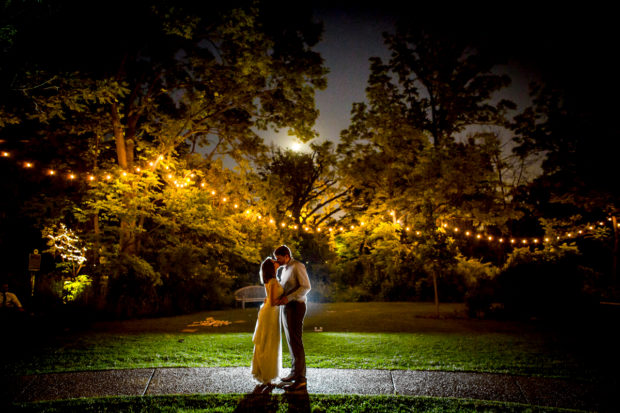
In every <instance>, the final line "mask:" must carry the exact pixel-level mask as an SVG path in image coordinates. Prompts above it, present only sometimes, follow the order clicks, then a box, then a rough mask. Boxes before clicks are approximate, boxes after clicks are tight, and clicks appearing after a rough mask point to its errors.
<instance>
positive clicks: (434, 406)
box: [15, 394, 575, 413]
mask: <svg viewBox="0 0 620 413" xmlns="http://www.w3.org/2000/svg"><path fill="white" fill-rule="evenodd" d="M15 407H16V408H18V409H19V411H20V412H47V413H61V412H63V413H64V412H67V413H69V412H71V413H72V412H83V413H88V412H104V411H105V412H184V413H190V412H192V413H198V412H201V413H207V412H209V413H211V412H213V413H215V412H217V413H226V412H231V413H232V412H273V413H285V412H312V413H323V412H325V413H327V412H330V413H356V412H373V413H400V412H435V413H436V412H442V413H457V412H459V413H461V412H462V413H470V412H496V413H504V412H506V413H508V412H510V413H517V412H524V413H525V412H528V413H534V412H575V410H567V409H556V408H549V407H545V408H537V407H533V406H529V405H523V404H517V403H498V402H492V401H480V400H461V399H448V398H431V397H406V396H357V395H350V396H328V395H309V396H290V395H286V394H284V395H265V396H262V395H261V396H255V395H191V396H178V395H174V396H146V397H110V398H93V399H73V400H61V401H52V402H39V403H27V404H22V405H16V406H15Z"/></svg>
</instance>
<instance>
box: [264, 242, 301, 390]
mask: <svg viewBox="0 0 620 413" xmlns="http://www.w3.org/2000/svg"><path fill="white" fill-rule="evenodd" d="M273 255H274V257H275V259H272V258H271V257H269V258H267V259H265V260H264V261H263V262H262V264H261V268H260V279H261V283H263V284H264V285H265V290H266V292H267V298H265V301H264V302H263V304H262V305H261V307H260V310H259V312H258V319H257V320H256V328H255V330H254V336H253V337H252V342H253V343H254V356H253V357H252V376H253V377H254V379H256V380H257V381H258V382H260V383H261V384H260V385H259V386H261V385H262V386H265V387H266V388H272V387H274V386H275V385H276V383H274V380H275V379H276V378H278V377H279V375H280V370H281V368H282V340H281V336H280V326H281V325H282V326H283V327H284V333H285V335H286V342H287V344H288V349H289V352H290V354H291V372H290V374H289V375H288V376H286V377H283V378H281V383H280V384H279V385H278V387H282V388H284V389H285V390H289V391H295V390H306V354H305V352H304V343H303V341H302V332H303V326H304V316H305V315H306V294H308V291H310V280H309V279H308V273H307V272H306V267H305V266H304V264H303V263H301V262H299V261H297V260H295V259H293V257H292V256H291V250H290V249H289V248H288V247H287V246H286V245H282V246H280V247H278V248H276V250H275V251H274V253H273ZM279 267H283V268H282V272H281V274H280V281H278V278H277V277H276V273H277V271H278V268H279Z"/></svg>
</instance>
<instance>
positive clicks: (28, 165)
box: [24, 162, 32, 168]
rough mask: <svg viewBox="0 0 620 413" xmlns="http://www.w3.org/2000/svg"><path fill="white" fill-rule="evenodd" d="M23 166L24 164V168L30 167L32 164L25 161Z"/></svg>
mask: <svg viewBox="0 0 620 413" xmlns="http://www.w3.org/2000/svg"><path fill="white" fill-rule="evenodd" d="M24 166H25V167H26V168H32V164H31V163H30V162H26V163H25V164H24Z"/></svg>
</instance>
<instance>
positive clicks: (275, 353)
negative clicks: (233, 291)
mask: <svg viewBox="0 0 620 413" xmlns="http://www.w3.org/2000/svg"><path fill="white" fill-rule="evenodd" d="M278 267H279V264H278V263H277V262H276V261H274V260H272V259H271V258H267V259H265V261H263V263H262V264H261V269H260V278H261V283H262V284H264V285H265V291H266V292H267V298H265V301H264V302H263V304H262V305H261V307H260V311H259V312H258V319H257V320H256V328H255V330H254V336H253V337H252V342H253V343H254V355H253V357H252V376H253V377H254V379H256V380H257V381H259V382H260V383H261V384H272V383H271V381H272V380H273V379H275V378H276V377H278V376H279V375H280V370H281V369H282V340H281V338H280V307H278V306H277V305H276V301H277V300H278V298H279V297H280V296H281V295H282V294H283V292H284V290H283V288H282V286H281V285H280V283H279V282H278V279H277V278H276V270H277V269H278Z"/></svg>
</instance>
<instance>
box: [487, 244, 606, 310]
mask: <svg viewBox="0 0 620 413" xmlns="http://www.w3.org/2000/svg"><path fill="white" fill-rule="evenodd" d="M598 276H599V274H597V273H596V272H594V271H592V270H591V269H589V268H587V267H585V266H583V265H582V262H581V254H580V253H579V250H578V249H577V247H576V246H575V245H574V244H571V245H563V244H560V245H557V246H547V247H545V248H543V249H540V250H530V249H529V248H516V249H514V250H513V251H512V253H511V254H510V255H509V257H508V259H507V261H506V263H505V264H504V267H503V268H502V271H501V273H500V274H499V275H498V277H497V283H498V290H499V291H498V298H499V301H501V302H503V303H504V306H505V311H506V313H507V314H508V315H509V316H512V317H543V318H557V317H565V316H567V315H568V314H570V315H571V316H583V315H584V313H585V314H587V313H589V312H590V311H591V310H592V308H593V304H594V303H597V302H598V297H597V294H596V292H595V290H594V289H593V288H591V286H592V285H594V284H595V283H596V281H597V278H598Z"/></svg>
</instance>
